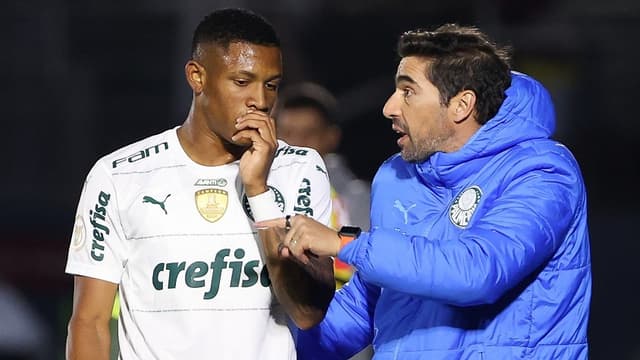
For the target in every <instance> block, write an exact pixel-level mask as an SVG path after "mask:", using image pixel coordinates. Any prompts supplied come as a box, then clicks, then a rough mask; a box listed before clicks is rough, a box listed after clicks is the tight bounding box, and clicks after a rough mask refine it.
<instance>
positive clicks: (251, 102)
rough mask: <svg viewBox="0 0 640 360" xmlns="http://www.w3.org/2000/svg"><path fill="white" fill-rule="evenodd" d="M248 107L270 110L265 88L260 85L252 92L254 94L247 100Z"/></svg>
mask: <svg viewBox="0 0 640 360" xmlns="http://www.w3.org/2000/svg"><path fill="white" fill-rule="evenodd" d="M247 107H249V108H251V109H254V110H259V111H264V112H268V110H269V104H268V101H267V94H266V92H265V90H264V88H262V87H260V88H259V89H256V90H255V91H254V92H253V93H252V96H251V97H250V98H249V99H248V100H247Z"/></svg>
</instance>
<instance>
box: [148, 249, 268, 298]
mask: <svg viewBox="0 0 640 360" xmlns="http://www.w3.org/2000/svg"><path fill="white" fill-rule="evenodd" d="M230 254H231V249H229V248H225V249H221V250H220V251H218V252H217V253H216V255H215V257H214V260H213V262H211V263H208V262H206V261H194V262H192V263H191V264H187V262H186V261H180V262H168V263H164V262H161V263H159V264H157V265H156V266H155V267H154V268H153V274H152V276H151V283H152V284H153V287H154V288H155V289H156V290H164V289H175V288H176V286H178V282H179V281H180V282H184V284H185V285H186V286H187V287H189V288H203V287H205V280H204V279H205V276H206V275H207V273H211V275H210V278H211V284H210V285H209V290H208V291H207V292H205V293H204V295H203V296H202V298H203V299H204V300H210V299H213V298H214V297H216V295H218V291H219V290H220V280H221V279H222V271H223V270H224V269H231V279H230V280H229V287H230V288H237V287H243V288H247V287H252V286H254V285H256V284H257V283H258V280H259V281H260V285H262V286H263V287H268V286H269V285H271V280H270V279H269V273H268V272H267V267H266V266H264V265H263V266H262V270H261V271H260V274H259V275H258V271H257V270H256V268H258V267H259V266H260V261H258V260H250V261H246V262H245V261H243V260H242V259H243V258H244V256H245V251H244V249H241V248H238V249H235V250H234V251H233V256H234V257H235V260H237V261H227V260H226V258H227V257H229V256H230ZM243 274H244V279H241V277H242V275H243ZM208 277H209V276H207V278H208ZM179 279H180V280H179Z"/></svg>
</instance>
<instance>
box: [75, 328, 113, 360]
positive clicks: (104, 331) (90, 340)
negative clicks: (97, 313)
mask: <svg viewBox="0 0 640 360" xmlns="http://www.w3.org/2000/svg"><path fill="white" fill-rule="evenodd" d="M110 348H111V333H110V331H109V323H108V322H106V323H104V322H98V321H90V320H89V321H87V320H82V319H75V318H72V319H71V321H70V322H69V335H68V337H67V350H66V352H67V360H84V359H92V360H93V359H95V360H109V355H110Z"/></svg>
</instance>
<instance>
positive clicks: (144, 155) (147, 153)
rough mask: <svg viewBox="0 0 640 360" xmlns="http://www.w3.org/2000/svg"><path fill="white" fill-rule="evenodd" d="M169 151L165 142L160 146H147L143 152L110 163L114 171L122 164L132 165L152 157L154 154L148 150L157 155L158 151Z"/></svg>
mask: <svg viewBox="0 0 640 360" xmlns="http://www.w3.org/2000/svg"><path fill="white" fill-rule="evenodd" d="M163 148H164V149H163ZM167 149H169V144H168V143H167V142H166V141H165V142H163V143H160V144H156V145H153V146H149V147H148V148H146V149H144V150H140V151H137V152H135V153H133V154H131V155H129V156H125V157H123V158H120V159H116V160H113V162H112V163H111V166H112V167H113V168H114V169H115V168H116V167H118V165H119V164H121V163H123V162H125V161H126V162H129V163H134V162H136V161H138V160H142V159H146V158H148V157H149V156H151V155H153V154H154V153H153V152H151V151H149V150H154V152H155V153H156V154H157V153H159V152H160V150H167Z"/></svg>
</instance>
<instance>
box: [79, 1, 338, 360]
mask: <svg viewBox="0 0 640 360" xmlns="http://www.w3.org/2000/svg"><path fill="white" fill-rule="evenodd" d="M185 73H186V78H187V82H188V83H189V85H190V86H191V88H192V89H193V102H192V105H191V109H190V111H189V114H188V116H187V119H186V121H185V122H184V124H183V125H182V126H180V127H176V128H174V129H170V130H167V131H165V132H163V133H161V134H158V135H155V136H151V137H149V138H146V139H144V140H142V141H139V142H137V143H134V144H132V145H129V146H126V147H124V148H122V149H120V150H117V151H115V152H113V153H111V154H109V155H107V156H105V157H103V158H102V159H100V160H99V161H98V162H97V163H96V164H95V165H94V167H93V169H92V170H91V171H90V173H89V175H88V176H87V180H86V182H85V185H84V188H83V191H82V195H81V199H80V202H79V205H78V211H77V214H76V222H75V226H74V233H73V236H72V239H71V245H70V248H69V255H68V262H67V267H66V272H67V273H70V274H73V275H74V276H75V286H74V301H73V314H72V316H71V319H70V322H69V335H68V339H67V358H68V359H108V358H109V347H110V333H109V327H108V324H109V318H110V316H111V308H112V305H113V300H114V297H115V295H116V293H118V294H119V296H120V306H121V310H120V318H119V331H118V342H119V347H120V355H119V358H120V359H124V360H129V359H145V360H146V359H295V357H296V355H295V346H294V343H293V335H292V332H291V331H290V328H293V327H290V326H289V325H290V322H289V320H292V321H293V323H294V324H295V325H296V326H297V327H299V328H309V327H312V326H314V325H315V324H317V323H318V322H319V321H321V320H322V318H323V317H324V314H325V313H326V309H327V306H328V303H329V301H330V300H331V298H332V296H333V288H334V283H333V269H332V262H331V259H330V258H327V257H324V258H322V257H320V258H319V257H311V261H310V262H305V264H302V263H300V262H295V260H291V258H290V257H285V256H282V255H281V254H286V251H283V250H282V248H281V247H280V248H279V244H280V238H281V235H282V234H278V233H276V232H275V231H274V230H271V229H270V230H265V229H259V228H256V226H255V222H258V221H263V220H267V219H273V218H278V217H281V216H283V214H295V213H297V214H305V215H307V216H311V217H313V218H315V219H317V220H318V221H320V222H323V223H325V224H326V223H328V222H329V217H330V213H331V200H330V187H329V181H328V178H327V176H326V168H325V165H324V163H323V161H322V159H321V157H320V156H319V155H318V153H317V152H315V151H314V150H312V149H308V148H301V147H292V146H288V145H287V144H285V143H283V142H280V141H278V140H276V135H275V124H274V121H273V119H272V118H271V116H270V112H271V110H272V107H273V105H274V102H275V100H276V95H277V90H278V85H279V82H280V79H281V76H282V62H281V52H280V45H279V40H278V38H277V36H276V34H275V31H274V30H273V28H272V27H271V25H270V24H268V23H267V22H266V21H265V20H264V19H263V18H262V17H260V16H258V15H256V14H253V13H251V12H248V11H245V10H238V9H225V10H219V11H215V12H213V13H212V14H210V15H209V16H207V17H206V18H205V19H204V20H203V21H202V22H201V23H200V24H199V25H198V27H197V29H196V31H195V33H194V37H193V44H192V58H191V59H190V60H189V61H188V62H187V64H186V66H185Z"/></svg>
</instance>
